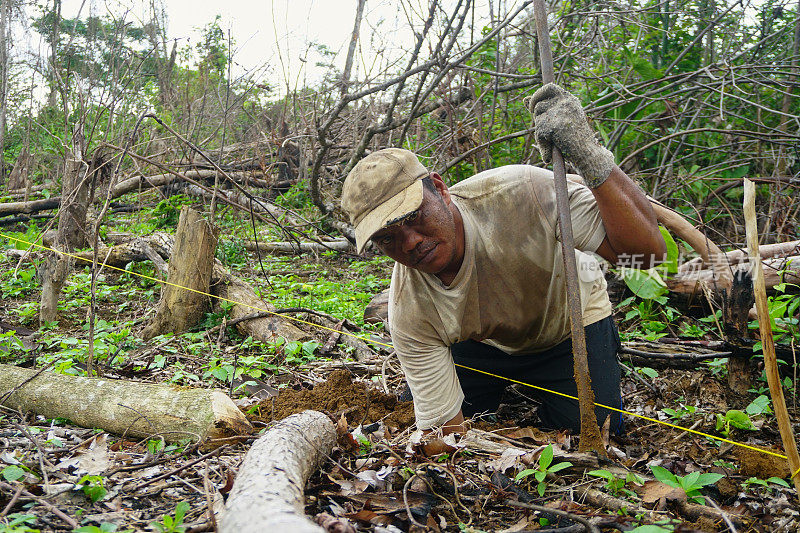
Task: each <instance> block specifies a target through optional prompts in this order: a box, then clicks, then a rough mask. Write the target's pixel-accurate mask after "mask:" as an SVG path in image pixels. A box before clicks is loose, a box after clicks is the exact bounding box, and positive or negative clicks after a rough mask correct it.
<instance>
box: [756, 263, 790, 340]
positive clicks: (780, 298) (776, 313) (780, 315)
mask: <svg viewBox="0 0 800 533" xmlns="http://www.w3.org/2000/svg"><path fill="white" fill-rule="evenodd" d="M784 272H785V270H782V271H781V272H780V273H779V274H780V275H783V273H784ZM774 290H775V295H773V296H770V297H769V298H768V299H767V308H768V309H769V320H770V325H771V326H772V333H773V334H774V335H775V342H790V341H792V340H794V341H795V342H797V340H798V339H800V315H798V311H800V294H797V292H798V290H800V285H797V284H795V283H779V284H778V285H775V287H774ZM749 327H750V328H751V329H758V321H753V322H751V323H750V325H749ZM761 349H762V346H761V342H760V341H759V342H757V343H756V344H755V345H754V346H753V351H760V350H761Z"/></svg>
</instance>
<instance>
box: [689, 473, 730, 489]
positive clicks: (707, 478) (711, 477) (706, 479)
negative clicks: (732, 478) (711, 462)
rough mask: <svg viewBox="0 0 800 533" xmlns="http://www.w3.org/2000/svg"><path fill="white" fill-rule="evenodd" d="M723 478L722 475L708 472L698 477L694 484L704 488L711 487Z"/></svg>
mask: <svg viewBox="0 0 800 533" xmlns="http://www.w3.org/2000/svg"><path fill="white" fill-rule="evenodd" d="M723 477H724V476H723V475H722V474H717V473H715V472H708V473H705V474H701V475H700V477H698V478H697V481H696V484H697V485H700V486H701V487H705V486H706V485H713V484H714V483H716V482H717V481H719V480H720V479H722V478H723Z"/></svg>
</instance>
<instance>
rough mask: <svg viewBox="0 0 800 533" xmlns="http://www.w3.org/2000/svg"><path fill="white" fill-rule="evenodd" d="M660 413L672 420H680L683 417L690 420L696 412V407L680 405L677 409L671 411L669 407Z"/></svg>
mask: <svg viewBox="0 0 800 533" xmlns="http://www.w3.org/2000/svg"><path fill="white" fill-rule="evenodd" d="M662 411H664V412H665V413H667V414H668V415H669V416H670V417H671V418H672V419H673V420H682V419H683V418H684V417H689V418H691V417H692V416H693V415H694V413H695V412H696V411H697V407H695V406H693V405H683V404H681V406H680V407H678V408H677V409H671V408H669V407H665V408H663V409H662Z"/></svg>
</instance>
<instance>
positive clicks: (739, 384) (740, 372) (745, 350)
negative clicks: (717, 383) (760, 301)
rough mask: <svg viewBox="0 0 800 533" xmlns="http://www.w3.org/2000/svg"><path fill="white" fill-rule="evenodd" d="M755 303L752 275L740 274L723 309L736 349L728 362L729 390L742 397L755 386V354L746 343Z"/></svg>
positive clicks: (746, 272)
mask: <svg viewBox="0 0 800 533" xmlns="http://www.w3.org/2000/svg"><path fill="white" fill-rule="evenodd" d="M755 301H756V299H755V296H754V294H753V279H752V277H751V276H750V273H749V272H748V271H746V270H738V271H736V272H735V274H734V277H733V283H732V285H731V291H730V296H729V297H728V298H727V300H725V305H724V306H723V321H724V323H725V326H724V328H725V336H726V337H727V341H728V343H729V344H730V345H732V346H735V347H736V350H734V353H732V354H731V356H730V357H729V358H728V387H730V389H731V390H732V391H733V392H736V393H738V394H745V393H746V392H747V389H749V388H750V385H751V382H752V380H751V378H750V373H751V369H750V355H752V353H753V351H752V349H751V348H750V347H749V346H748V345H747V343H746V342H744V340H745V339H746V338H747V322H748V320H749V317H748V315H749V312H750V308H751V307H752V306H753V304H754V303H755Z"/></svg>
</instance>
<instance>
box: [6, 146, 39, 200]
mask: <svg viewBox="0 0 800 533" xmlns="http://www.w3.org/2000/svg"><path fill="white" fill-rule="evenodd" d="M32 160H33V158H32V157H31V155H30V153H29V152H28V149H27V148H23V149H22V151H21V152H20V153H19V156H18V157H17V161H16V162H15V163H14V168H13V169H12V170H11V174H9V176H8V182H7V183H6V187H7V189H8V191H12V190H15V189H24V188H25V184H26V183H27V179H28V174H29V171H30V166H31V161H32Z"/></svg>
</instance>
